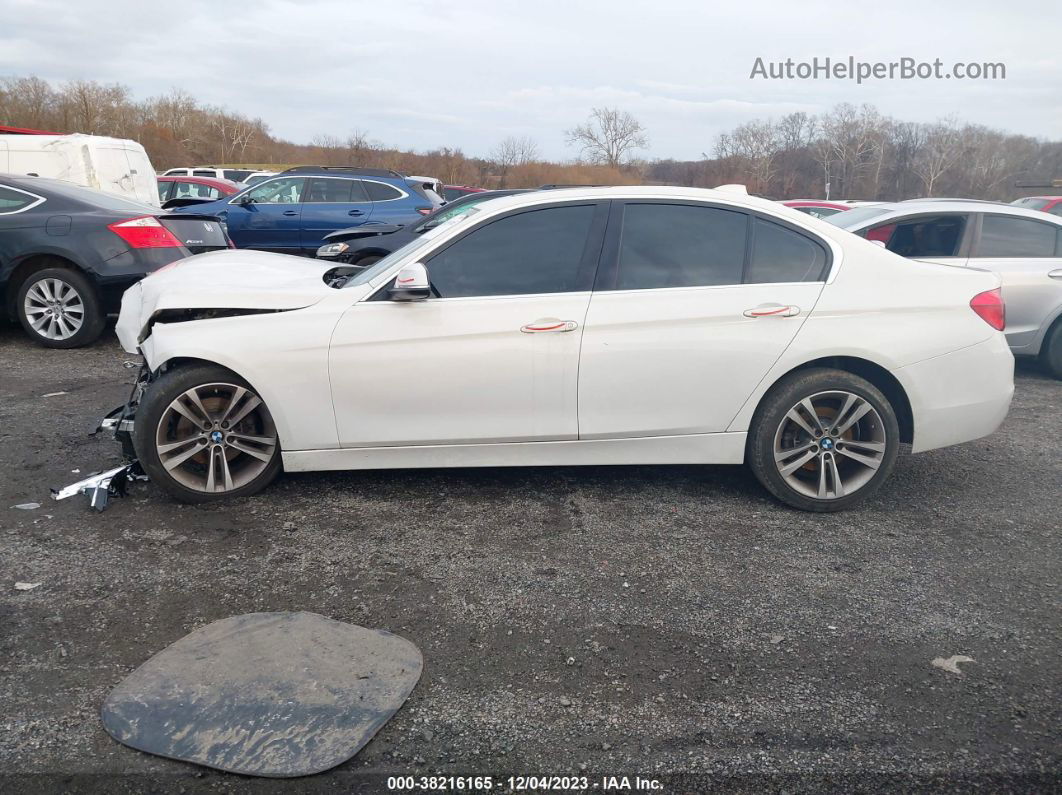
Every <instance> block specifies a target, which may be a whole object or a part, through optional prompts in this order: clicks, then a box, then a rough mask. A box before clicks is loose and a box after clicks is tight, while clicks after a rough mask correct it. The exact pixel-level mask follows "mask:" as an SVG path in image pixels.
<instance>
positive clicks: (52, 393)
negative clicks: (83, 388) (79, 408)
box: [41, 392, 70, 397]
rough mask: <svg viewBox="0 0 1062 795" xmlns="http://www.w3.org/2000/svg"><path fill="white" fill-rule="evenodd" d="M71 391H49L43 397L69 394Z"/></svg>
mask: <svg viewBox="0 0 1062 795" xmlns="http://www.w3.org/2000/svg"><path fill="white" fill-rule="evenodd" d="M69 394H70V393H69V392H48V393H46V394H44V395H41V397H59V396H60V395H69Z"/></svg>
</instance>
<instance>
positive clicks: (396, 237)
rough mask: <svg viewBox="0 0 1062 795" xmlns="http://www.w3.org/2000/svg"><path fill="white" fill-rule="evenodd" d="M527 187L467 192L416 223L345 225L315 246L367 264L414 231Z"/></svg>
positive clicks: (322, 253) (346, 261)
mask: <svg viewBox="0 0 1062 795" xmlns="http://www.w3.org/2000/svg"><path fill="white" fill-rule="evenodd" d="M528 190H531V189H530V188H520V189H514V190H489V191H481V192H479V193H469V194H466V195H465V196H462V197H461V198H459V199H454V200H453V201H452V202H449V203H448V204H445V205H443V206H442V207H440V208H439V209H438V210H436V211H435V212H433V213H432V214H431V215H427V216H425V217H424V220H422V221H418V222H417V223H415V224H409V225H407V226H400V225H398V224H363V225H362V226H352V227H349V228H347V229H337V230H336V231H335V232H332V233H330V234H327V235H325V237H324V239H325V244H324V245H323V246H321V247H320V248H319V249H317V257H318V258H319V259H327V260H331V261H332V262H336V263H341V264H343V265H353V266H354V267H356V268H367V267H368V266H369V265H372V264H373V263H374V262H376V261H378V260H381V259H383V258H384V257H386V256H387V255H388V254H390V253H391V252H392V251H397V250H398V249H400V248H401V247H402V246H404V245H405V244H406V243H408V242H409V241H410V240H414V239H415V238H416V237H417V235H421V234H423V233H424V232H427V231H428V230H429V229H434V228H435V227H437V226H438V225H439V224H441V223H443V222H444V221H448V220H450V219H451V218H454V217H456V216H458V215H461V214H462V213H466V212H468V210H469V209H470V208H471V207H473V206H475V205H477V204H480V203H481V202H485V201H488V200H489V199H497V198H500V197H502V196H511V195H512V194H514V193H527V191H528Z"/></svg>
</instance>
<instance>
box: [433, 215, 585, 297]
mask: <svg viewBox="0 0 1062 795" xmlns="http://www.w3.org/2000/svg"><path fill="white" fill-rule="evenodd" d="M594 211H595V207H594V206H593V205H584V206H578V207H551V208H548V209H545V210H533V211H531V212H526V213H520V214H519V215H510V216H508V217H506V218H501V219H499V220H497V221H494V222H492V223H489V224H487V225H486V226H484V227H481V228H479V229H476V230H474V231H473V232H471V233H470V234H468V235H467V236H466V237H463V238H461V239H460V240H458V241H457V242H456V243H454V244H453V245H451V246H450V247H449V248H447V249H445V250H443V251H442V252H440V253H439V254H437V255H435V256H434V257H432V259H431V261H430V263H429V264H428V275H429V276H430V278H431V283H432V286H433V287H434V288H435V289H436V291H437V292H438V293H439V296H440V297H442V298H460V297H463V296H479V295H483V296H486V295H527V294H534V293H564V292H572V291H575V290H578V289H580V287H581V286H580V282H579V265H580V263H581V262H582V259H583V250H584V249H585V248H586V242H587V237H588V236H589V233H590V223H591V221H592V220H593V217H594Z"/></svg>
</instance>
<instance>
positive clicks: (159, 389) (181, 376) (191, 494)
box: [133, 364, 281, 503]
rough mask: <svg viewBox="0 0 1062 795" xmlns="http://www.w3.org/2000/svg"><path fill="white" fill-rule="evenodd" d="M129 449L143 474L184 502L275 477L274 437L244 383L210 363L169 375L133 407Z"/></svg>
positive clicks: (243, 489)
mask: <svg viewBox="0 0 1062 795" xmlns="http://www.w3.org/2000/svg"><path fill="white" fill-rule="evenodd" d="M133 445H134V447H135V448H136V454H137V458H138V459H139V460H140V465H141V466H142V467H143V468H144V472H146V473H147V475H148V477H149V478H150V479H151V480H152V482H153V483H155V485H156V486H158V487H159V488H160V489H162V490H163V491H165V492H166V493H167V494H169V495H170V496H171V497H174V498H175V499H177V500H179V501H181V502H189V503H199V502H210V501H213V500H218V499H222V498H224V497H245V496H247V495H250V494H254V493H256V492H259V491H261V490H262V489H264V488H265V487H266V486H268V485H269V484H270V482H272V480H273V479H274V478H275V477H276V476H277V474H278V473H279V472H280V463H281V462H280V440H279V437H278V436H277V431H276V426H275V425H274V424H273V418H272V416H271V415H270V413H269V409H268V408H267V407H266V405H265V403H264V402H262V400H261V398H260V397H259V396H258V395H257V394H256V393H255V391H254V390H253V389H252V388H251V386H250V385H249V384H248V383H247V382H246V381H244V380H243V379H242V378H240V377H239V376H238V375H236V374H235V373H233V372H231V371H230V370H226V369H225V368H224V367H219V366H218V365H212V364H201V365H190V366H188V367H178V368H177V369H175V370H170V371H169V372H167V373H165V374H164V375H162V376H161V377H159V378H158V379H156V380H155V381H153V382H151V384H150V385H149V386H148V388H147V390H146V391H145V392H144V396H143V397H142V398H141V401H140V405H139V406H138V407H137V412H136V419H135V422H134V426H133Z"/></svg>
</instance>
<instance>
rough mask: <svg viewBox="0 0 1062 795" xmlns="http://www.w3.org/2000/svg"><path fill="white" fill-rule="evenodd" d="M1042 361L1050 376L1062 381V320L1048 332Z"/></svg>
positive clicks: (1041, 354) (1042, 352)
mask: <svg viewBox="0 0 1062 795" xmlns="http://www.w3.org/2000/svg"><path fill="white" fill-rule="evenodd" d="M1040 361H1041V362H1042V363H1043V366H1044V369H1045V370H1047V372H1048V373H1049V374H1050V375H1052V376H1054V377H1055V378H1058V379H1060V380H1062V320H1060V321H1058V322H1057V323H1055V325H1054V328H1052V329H1051V330H1050V331H1048V332H1047V338H1046V339H1045V340H1044V346H1043V350H1041V351H1040Z"/></svg>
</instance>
